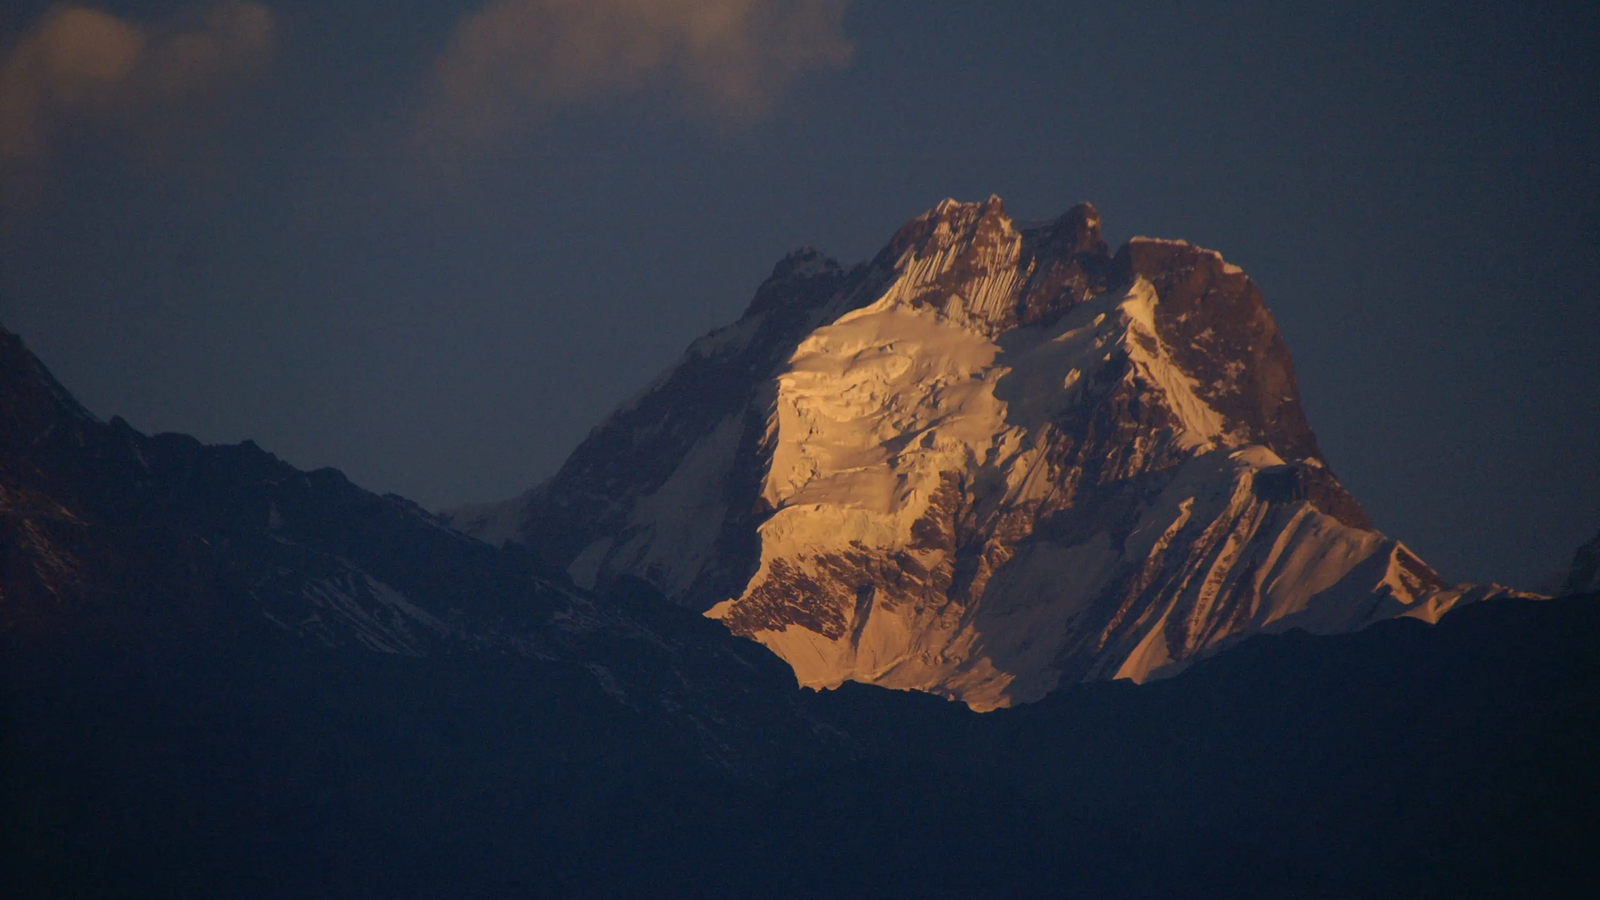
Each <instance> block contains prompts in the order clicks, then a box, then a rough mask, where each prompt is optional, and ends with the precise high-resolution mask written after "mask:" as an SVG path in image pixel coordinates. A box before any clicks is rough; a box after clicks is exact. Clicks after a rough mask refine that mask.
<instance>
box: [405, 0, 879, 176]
mask: <svg viewBox="0 0 1600 900" xmlns="http://www.w3.org/2000/svg"><path fill="white" fill-rule="evenodd" d="M848 3H849V0H493V2H491V3H489V4H488V5H487V6H484V7H483V8H481V9H479V10H478V11H477V12H474V13H472V14H471V15H468V16H467V17H466V18H464V19H463V20H461V22H459V23H458V24H457V25H456V27H455V30H454V32H453V33H452V34H451V37H450V40H449V44H448V45H447V47H446V49H445V51H444V53H443V55H442V56H441V57H440V58H439V60H438V61H437V63H436V64H435V65H434V67H433V70H432V72H431V73H430V75H429V78H428V80H427V82H426V84H425V87H424V92H423V96H422V101H421V106H420V109H419V112H418V115H417V119H416V123H415V124H416V134H417V136H418V137H419V138H420V139H421V140H423V141H425V142H427V143H429V144H433V145H436V146H437V145H444V146H454V147H472V146H477V145H480V144H482V143H483V142H485V141H489V140H492V139H494V138H496V137H499V136H502V135H504V134H505V133H507V132H509V131H514V130H516V129H517V128H519V127H523V126H525V125H526V124H527V123H529V122H534V121H537V120H538V119H539V118H540V117H542V116H543V115H545V114H547V113H548V112H550V111H551V110H553V109H556V108H559V107H562V106H567V105H573V104H578V103H583V102H587V101H593V100H597V99H602V98H605V97H609V96H615V95H621V94H627V93H631V92H635V91H639V90H641V89H645V88H666V89H667V90H668V92H669V93H670V94H672V95H673V96H674V98H675V100H676V101H677V102H681V103H684V104H685V105H686V106H688V107H690V108H695V109H698V110H701V111H704V112H709V113H712V114H715V115H721V116H733V117H744V116H749V115H752V114H755V113H759V112H760V111H762V110H763V109H765V108H766V107H767V105H768V104H769V103H770V102H771V101H772V99H773V98H774V97H775V96H776V95H777V94H778V92H780V91H782V90H783V89H784V88H785V87H787V86H788V85H789V84H790V83H791V82H792V81H793V80H794V79H795V78H796V77H797V76H799V75H800V74H801V73H803V72H805V71H807V70H810V69H817V68H822V67H829V66H838V65H842V64H844V63H845V62H846V61H848V59H849V57H850V52H851V47H850V43H849V41H848V40H847V39H846V38H845V35H844V30H843V27H842V26H843V21H842V20H843V17H844V12H845V8H846V6H847V5H848Z"/></svg>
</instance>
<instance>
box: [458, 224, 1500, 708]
mask: <svg viewBox="0 0 1600 900" xmlns="http://www.w3.org/2000/svg"><path fill="white" fill-rule="evenodd" d="M447 515H449V516H450V517H451V520H452V522H453V523H454V524H455V526H456V527H458V528H460V529H462V530H463V531H466V532H467V533H470V534H475V535H477V536H479V537H482V538H484V539H485V540H488V541H490V542H494V543H502V542H507V541H509V542H511V543H513V544H521V545H524V546H526V547H529V548H534V549H535V550H536V552H538V553H540V554H542V555H543V556H544V558H546V559H547V560H548V561H549V562H551V563H552V564H554V565H556V566H559V567H561V568H564V569H566V570H567V571H568V572H569V573H570V574H571V576H572V577H573V579H574V580H575V581H576V582H577V583H579V584H581V585H584V586H588V587H599V588H601V589H604V587H605V586H606V585H607V584H609V583H611V582H612V581H614V580H615V579H618V578H624V577H626V578H630V579H640V580H642V581H644V582H647V583H648V584H650V585H651V586H653V587H654V588H655V589H656V590H657V591H659V592H660V593H662V594H664V595H665V596H667V597H668V598H670V599H672V600H674V601H675V602H677V603H679V604H682V605H685V606H688V607H690V608H692V609H696V610H704V611H705V612H706V614H707V615H709V616H711V617H714V618H717V619H720V620H721V621H722V622H723V623H724V624H726V625H727V627H728V628H729V629H730V630H732V631H733V632H734V633H735V634H739V635H745V636H748V637H752V638H754V639H756V640H757V641H760V642H761V643H763V644H765V645H766V646H768V647H770V648H771V649H772V650H773V651H774V652H776V653H777V654H778V655H779V656H781V657H782V658H783V659H784V660H785V661H787V662H788V663H789V664H790V666H791V667H792V668H793V669H794V672H795V674H796V676H797V677H798V679H799V680H800V682H801V683H802V684H806V685H810V686H813V687H833V686H837V685H839V684H840V683H842V682H844V681H847V680H856V681H865V682H871V683H874V684H879V685H884V686H887V687H893V688H903V689H917V690H925V691H931V692H934V693H937V694H940V695H943V696H947V697H951V698H955V699H959V700H962V701H964V702H966V703H967V704H968V705H970V706H973V707H974V708H977V709H991V708H995V707H999V706H1006V705H1010V704H1014V703H1019V702H1027V701H1031V700H1036V699H1038V698H1039V697H1041V696H1043V695H1044V694H1046V693H1047V692H1049V691H1050V690H1052V689H1053V688H1054V687H1056V686H1057V685H1058V684H1060V683H1062V682H1064V681H1065V682H1071V681H1081V680H1095V679H1109V678H1130V679H1133V680H1135V681H1142V680H1145V679H1148V678H1152V677H1159V676H1162V675H1166V674H1170V673H1173V672H1176V671H1178V670H1180V669H1182V668H1183V667H1184V666H1186V665H1188V664H1189V663H1191V662H1192V661H1193V660H1195V659H1197V658H1199V657H1202V656H1205V655H1207V654H1209V653H1211V652H1214V651H1215V650H1217V649H1218V648H1221V647H1224V646H1226V645H1228V644H1230V643H1232V642H1234V641H1236V640H1238V639H1239V638H1240V637H1241V636H1243V635H1247V634H1250V633H1254V632H1259V631H1281V630H1287V629H1290V628H1301V629H1305V630H1308V631H1311V632H1314V633H1335V632H1345V631H1351V630H1355V629H1359V628H1361V627H1363V626H1365V625H1367V624H1369V623H1372V622H1375V621H1378V620H1381V619H1386V618H1391V617H1395V616H1411V617H1415V618H1420V619H1424V620H1426V621H1430V622H1431V621H1435V620H1437V618H1438V617H1439V615H1441V614H1442V613H1443V612H1445V611H1446V610H1448V609H1450V608H1451V607H1452V606H1454V605H1457V604H1459V603H1462V602H1465V601H1470V600H1474V599H1479V598H1481V597H1483V596H1487V595H1489V594H1491V593H1494V590H1495V589H1493V588H1469V587H1466V586H1460V587H1451V586H1449V585H1447V584H1446V583H1445V582H1444V581H1443V579H1441V578H1440V577H1439V575H1438V574H1437V573H1435V572H1434V571H1433V570H1432V569H1431V568H1429V567H1428V566H1427V565H1426V564H1425V563H1423V562H1422V561H1421V560H1419V559H1418V558H1417V557H1416V556H1415V555H1413V554H1412V553H1411V552H1410V551H1409V550H1407V549H1406V548H1405V547H1404V546H1403V545H1401V544H1400V543H1399V542H1397V541H1394V540H1392V539H1390V538H1387V537H1385V536H1384V535H1382V534H1380V533H1379V532H1377V531H1376V530H1375V529H1374V528H1373V526H1372V523H1371V522H1370V520H1369V519H1368V518H1367V516H1366V514H1365V513H1364V512H1363V511H1362V509H1361V507H1360V505H1359V504H1358V503H1357V502H1356V501H1355V500H1354V499H1353V498H1352V497H1351V496H1350V495H1349V494H1348V493H1347V492H1346V491H1345V490H1344V489H1343V488H1342V487H1341V486H1340V484H1339V482H1338V480H1337V479H1336V478H1335V476H1334V474H1333V471H1332V469H1331V467H1330V466H1329V464H1328V461H1327V460H1326V459H1324V458H1323V456H1322V454H1321V452H1320V450H1319V449H1318V447H1317V443H1316V438H1315V436H1314V434H1313V433H1312V430H1311V428H1310V425H1309V424H1308V423H1307V421H1306V417H1305V414H1304V412H1303V410H1302V409H1301V405H1300V401H1299V397H1298V392H1297V388H1296V385H1295V376H1294V370H1293V366H1292V365H1291V363H1290V359H1289V352H1288V349H1287V347H1286V346H1285V344H1284V341H1283V338H1282V336H1281V335H1280V334H1279V332H1278V329H1277V326H1276V324H1275V323H1274V321H1273V318H1272V315H1271V313H1269V312H1268V311H1267V309H1266V307H1265V305H1264V303H1263V300H1262V297H1261V293H1260V291H1259V290H1258V289H1257V288H1256V286H1255V284H1254V283H1253V282H1252V281H1251V280H1250V278H1249V277H1248V276H1247V275H1245V273H1244V272H1243V271H1241V270H1240V269H1239V268H1238V267H1236V266H1233V265H1230V264H1229V263H1227V262H1225V261H1224V260H1223V258H1222V257H1221V256H1220V255H1219V254H1217V253H1215V252H1213V251H1210V250H1205V249H1202V248H1199V247H1195V246H1191V245H1189V244H1186V243H1184V242H1182V241H1168V240H1154V239H1148V238H1135V239H1133V240H1131V241H1129V242H1128V243H1127V244H1125V245H1124V246H1122V247H1121V248H1120V249H1118V250H1117V251H1116V252H1115V253H1114V254H1113V253H1111V252H1110V250H1109V248H1108V247H1107V245H1106V243H1105V242H1104V240H1103V239H1102V236H1101V224H1100V218H1099V215H1098V213H1097V212H1096V211H1095V210H1094V208H1093V207H1091V206H1089V205H1087V204H1085V205H1082V206H1079V207H1076V208H1074V209H1072V210H1070V211H1069V212H1068V213H1067V214H1066V215H1064V216H1062V217H1061V218H1060V219H1058V220H1056V221H1054V222H1051V223H1048V224H1045V225H1040V226H1029V227H1022V226H1018V225H1017V224H1016V223H1014V222H1013V221H1012V220H1011V219H1010V218H1009V217H1008V216H1007V215H1006V213H1005V211H1004V209H1003V208H1002V205H1001V202H1000V200H999V199H998V198H994V197H991V198H990V199H989V200H987V201H985V202H982V203H957V202H954V201H949V200H947V201H944V202H942V203H940V204H939V205H938V206H937V207H936V208H934V209H933V210H930V211H929V212H928V213H926V214H924V215H923V216H920V217H919V218H917V219H915V220H913V221H912V222H910V223H908V224H907V225H905V226H904V227H902V228H901V229H900V230H899V232H898V233H896V234H895V235H894V237H893V238H892V239H891V240H890V242H889V244H888V245H887V246H886V247H885V248H884V249H883V250H882V252H880V253H879V254H878V255H877V256H876V257H875V258H874V259H872V260H871V261H869V262H867V263H864V264H861V265H856V266H853V267H850V268H845V267H842V266H840V265H839V264H837V263H835V262H834V261H832V260H829V259H826V258H823V257H822V256H821V255H820V254H818V253H816V252H815V251H810V250H804V251H800V252H798V253H795V254H792V255H791V256H789V257H788V258H786V259H784V260H783V261H782V262H780V263H779V264H778V266H777V267H776V268H775V269H774V271H773V274H772V276H771V278H769V279H768V280H767V282H766V283H765V284H763V285H762V286H761V287H760V289H759V290H758V291H757V292H756V296H755V298H754V299H753V300H752V302H751V304H750V306H749V308H748V309H747V310H746V311H745V313H744V315H743V316H742V317H741V318H740V319H739V321H737V322H735V323H734V324H732V325H730V326H728V327H726V328H722V329H719V330H717V331H714V332H712V333H711V334H708V335H706V336H705V337H703V338H701V339H699V340H697V341H695V342H694V343H693V344H692V345H691V346H690V347H689V350H688V352H687V353H685V354H684V356H683V357H682V359H680V360H679V361H678V362H677V363H676V364H675V365H674V366H672V367H671V368H670V369H669V370H668V371H667V372H665V373H664V374H663V375H661V376H660V377H659V378H658V379H657V380H656V381H655V382H654V383H652V384H651V385H650V386H648V387H647V388H646V389H645V390H644V391H643V392H642V393H640V394H639V395H638V396H637V397H635V398H634V399H632V400H630V401H628V402H627V403H625V404H623V406H622V407H621V408H619V409H617V410H616V411H615V412H613V413H612V414H611V416H610V417H609V418H608V419H606V421H605V422H603V423H602V424H601V425H600V426H598V427H597V428H596V429H595V430H594V431H593V432H592V433H591V434H590V436H589V438H588V439H587V440H585V441H584V442H583V444H582V445H581V446H580V447H579V448H578V449H577V450H576V451H575V452H574V453H573V455H572V456H571V458H570V459H569V460H568V461H567V463H566V464H565V465H564V466H563V467H562V469H561V470H560V472H559V473H558V474H557V475H555V476H554V477H553V478H552V479H550V480H549V481H548V482H546V483H545V484H542V485H540V486H539V487H537V488H535V489H533V490H532V491H529V492H528V493H527V494H524V495H523V496H521V497H518V498H516V499H514V500H511V501H507V502H505V503H501V504H491V505H487V506H480V507H474V508H467V509H463V510H457V511H455V512H453V513H449V514H447Z"/></svg>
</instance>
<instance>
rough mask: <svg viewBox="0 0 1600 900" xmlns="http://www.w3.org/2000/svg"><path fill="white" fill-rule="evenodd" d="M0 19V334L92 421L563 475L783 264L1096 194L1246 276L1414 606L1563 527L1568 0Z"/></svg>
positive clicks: (1573, 341) (466, 9) (164, 5)
mask: <svg viewBox="0 0 1600 900" xmlns="http://www.w3.org/2000/svg"><path fill="white" fill-rule="evenodd" d="M402 6H405V7H406V8H404V9H401V8H396V6H395V5H394V4H388V3H385V4H379V3H376V2H368V0H352V2H345V3H339V4H326V3H310V2H300V0H262V2H260V3H257V2H235V0H223V2H217V0H198V2H126V3H108V4H103V5H92V6H64V5H59V4H54V5H53V4H44V3H33V2H29V0H21V2H9V3H7V4H6V5H5V6H4V8H3V9H0V323H3V324H4V325H5V326H6V327H7V328H9V329H11V330H12V331H15V332H17V333H19V334H21V335H22V337H23V338H24V340H25V341H26V342H27V343H28V345H29V346H30V347H31V348H32V349H33V350H34V352H36V353H37V354H38V355H39V356H40V357H41V358H42V359H43V360H44V361H45V363H46V364H47V365H48V366H50V367H51V369H52V370H53V371H54V372H55V374H56V375H57V377H58V378H59V379H60V380H61V381H62V382H63V383H64V384H66V386H67V387H68V388H69V389H70V390H72V391H73V392H74V393H75V394H76V395H77V396H78V397H79V399H81V400H82V401H83V402H84V404H85V405H86V406H88V407H89V408H90V409H91V410H93V411H95V412H96V413H97V414H99V415H101V416H102V417H105V418H109V417H111V416H113V415H120V416H122V417H124V418H126V419H127V420H128V421H129V422H130V423H131V424H133V425H134V426H135V427H137V428H139V429H141V430H144V431H147V432H161V431H183V432H188V433H191V434H194V435H196V436H198V437H200V438H201V439H202V440H205V441H209V442H235V441H239V440H243V439H247V438H248V439H253V440H255V441H256V442H257V443H259V444H260V445H262V446H263V447H265V448H266V449H268V450H271V451H273V452H274V453H276V454H278V455H279V456H280V457H282V458H284V459H286V460H288V461H289V462H292V463H294V464H295V465H298V466H301V467H304V468H318V467H322V466H335V467H338V468H340V469H342V470H344V471H345V472H346V473H347V474H348V475H349V476H350V477H351V478H352V479H354V480H355V481H357V482H358V483H360V484H363V485H365V486H367V487H369V488H372V489H374V490H378V491H385V492H389V491H392V492H396V493H400V494H403V495H405V496H407V497H410V498H412V499H415V500H417V501H418V502H420V503H422V504H423V505H425V506H428V507H430V508H441V507H446V506H451V505H455V504H458V503H462V502H466V501H482V500H491V499H500V498H503V497H508V496H511V495H513V494H516V493H518V492H520V491H521V490H523V489H525V488H527V487H529V486H531V485H533V484H534V483H536V482H538V481H540V480H542V479H543V478H545V477H546V476H548V475H550V474H552V473H553V472H554V471H555V469H556V468H557V467H558V466H559V465H560V464H561V461H562V460H563V459H564V458H565V456H566V455H567V454H568V453H569V452H570V451H571V449H572V448H573V447H574V446H576V444H577V443H578V441H580V440H582V438H583V437H584V435H585V434H586V433H587V432H588V430H589V429H590V428H591V427H592V426H593V425H594V424H596V423H597V422H598V421H599V420H600V419H601V418H602V417H603V416H604V415H605V413H606V412H607V411H608V410H609V409H610V408H611V407H612V406H614V405H615V404H616V403H618V402H619V401H621V400H622V399H624V398H625V397H627V396H629V395H630V394H632V393H634V392H635V391H636V390H637V389H638V388H639V387H641V386H642V385H643V384H645V383H646V382H647V381H648V380H649V379H650V378H651V377H652V376H653V375H655V374H656V373H657V372H659V371H660V370H661V369H663V368H664V367H666V366H667V365H668V364H670V363H671V361H672V360H673V359H675V358H676V357H677V356H678V354H679V353H681V352H682V351H683V349H684V347H685V346H686V345H687V344H688V342H689V341H690V340H692V339H693V338H694V337H696V336H698V335H700V334H703V333H704V332H706V331H708V330H710V329H712V328H714V327H717V326H718V325H721V324H725V323H727V322H729V321H731V320H733V319H734V318H736V317H737V316H738V315H739V313H740V312H741V310H742V309H743V308H744V306H745V305H746V304H747V303H748V302H749V299H750V296H751V294H752V293H753V292H754V290H755V288H756V286H757V285H758V284H760V282H761V281H762V279H763V278H764V277H765V276H766V274H767V273H768V272H769V271H770V270H771V267H772V265H773V263H774V262H776V261H777V260H778V259H779V258H781V257H782V256H783V255H784V254H785V253H786V252H788V251H789V250H792V249H794V248H797V247H800V246H804V245H815V246H817V247H819V248H821V249H822V250H823V251H824V252H827V253H829V254H830V255H832V256H834V257H836V258H838V259H840V260H842V261H844V262H847V263H848V262H853V261H857V260H862V259H865V258H867V257H869V256H871V255H872V254H873V253H875V252H876V251H877V250H878V248H879V247H881V246H882V244H883V243H884V242H885V241H886V240H887V238H888V237H889V235H891V234H892V233H893V232H894V230H895V229H896V228H897V227H898V226H899V225H900V224H901V223H902V222H904V221H905V220H907V219H909V218H912V217H914V216H916V215H917V214H919V213H921V212H922V211H924V210H926V209H927V208H929V207H931V206H933V205H934V204H935V203H936V202H938V201H939V200H940V199H941V198H944V197H947V196H948V197H955V198H957V199H964V200H976V199H982V198H984V197H987V196H988V195H989V194H991V193H994V194H999V195H1000V196H1001V197H1002V198H1004V200H1005V203H1006V208H1007V210H1008V211H1009V212H1010V213H1011V214H1012V215H1013V217H1015V218H1017V219H1020V220H1031V219H1043V218H1049V217H1053V216H1055V215H1058V214H1060V213H1061V212H1063V211H1064V210H1066V209H1067V208H1068V207H1070V206H1071V205H1073V204H1074V203H1077V202H1079V201H1082V200H1089V201H1092V202H1093V203H1094V204H1095V205H1096V206H1097V207H1098V208H1099V210H1100V212H1101V214H1102V216H1103V217H1104V220H1105V226H1106V231H1107V237H1108V239H1109V240H1110V241H1111V242H1112V243H1113V245H1114V246H1115V245H1116V244H1117V243H1120V242H1121V241H1122V240H1125V239H1126V238H1127V237H1130V236H1132V235H1135V234H1144V235H1152V236H1160V237H1175V238H1185V239H1188V240H1190V241H1192V242H1195V243H1199V244H1202V245H1204V246H1207V247H1212V248H1215V249H1218V250H1220V251H1222V252H1223V253H1224V254H1225V255H1226V256H1227V258H1228V259H1229V260H1230V261H1231V262H1235V263H1237V264H1239V265H1241V266H1243V267H1244V268H1245V269H1246V271H1247V272H1249V273H1250V274H1251V275H1252V276H1253V277H1254V278H1255V280H1256V281H1257V283H1258V284H1259V285H1260V286H1261V288H1262V291H1263V293H1264V294H1265V296H1266V298H1267V303H1268V305H1269V307H1270V308H1271V309H1272V311H1273V313H1274V314H1275V315H1276V317H1277V319H1278V322H1279V325H1280V327H1281V328H1282V330H1283V332H1284V334H1285V337H1286V339H1287V341H1288V343H1289V347H1290V350H1291V352H1292V354H1293V356H1294V360H1295V364H1296V368H1297V371H1298V374H1299V381H1300V387H1301V391H1302V394H1303V398H1304V402H1305V406H1306V409H1307V412H1308V415H1309V417H1310V419H1311V422H1312V426H1313V427H1314V428H1315V430H1316V432H1317V435H1318V438H1319V440H1320V442H1321V445H1322V448H1323V450H1324V451H1325V453H1326V454H1327V456H1328V458H1329V459H1330V461H1331V462H1332V464H1333V466H1334V469H1335V470H1336V471H1337V472H1338V473H1339V475H1340V478H1341V480H1342V481H1343V482H1344V483H1345V485H1346V487H1348V488H1349V489H1350V490H1351V491H1352V493H1354V494H1355V496H1356V497H1357V498H1358V499H1359V500H1360V501H1361V502H1362V503H1363V504H1364V505H1365V506H1366V508H1367V510H1368V511H1369V512H1370V513H1371V514H1372V516H1373V518H1374V520H1375V521H1376V522H1377V523H1378V525H1379V527H1380V528H1381V529H1382V530H1383V531H1385V532H1386V533H1387V534H1390V535H1391V536H1394V537H1397V538H1399V539H1400V540H1402V541H1404V542H1406V543H1407V544H1408V545H1409V546H1410V547H1412V548H1413V549H1414V550H1416V551H1417V552H1418V554H1419V555H1421V556H1422V557H1423V558H1424V559H1426V560H1428V561H1429V562H1430V563H1432V564H1433V565H1434V566H1435V567H1436V568H1438V569H1439V570H1440V571H1441V572H1442V573H1443V574H1444V575H1445V577H1446V578H1447V579H1450V580H1464V581H1499V582H1502V583H1507V584H1511V585H1514V586H1519V587H1538V586H1540V585H1541V584H1542V583H1543V582H1545V581H1546V580H1547V579H1549V578H1550V577H1551V576H1552V575H1553V574H1554V573H1556V572H1558V571H1560V570H1561V569H1562V568H1564V566H1565V565H1566V563H1567V562H1568V561H1569V560H1570V558H1571V553H1572V551H1573V549H1574V548H1575V547H1576V546H1577V545H1578V544H1579V543H1581V542H1582V541H1584V540H1587V539H1588V538H1590V537H1593V536H1594V534H1595V533H1596V531H1597V530H1600V53H1597V52H1596V51H1595V48H1596V47H1600V5H1596V4H1594V3H1592V2H1590V3H1567V4H1537V3H1534V4H1506V3H1481V2H1454V3H1408V4H1390V3H1364V2H1351V3H1341V4H1329V3H1317V4H1303V3H1294V2H1237V3H1228V4H1219V5H1215V6H1212V5H1208V4H1201V3H1185V4H1177V3H1139V2H1129V3H1115V2H1101V3H1097V4H1084V3H1075V2H1063V0H1056V2H1023V0H1017V2H1007V3H995V4H974V3H970V2H962V3H956V2H944V0H921V2H896V0H877V2H873V0H854V2H851V0H788V2H779V0H492V2H489V3H487V4H485V3H481V2H474V3H447V2H431V3H422V4H403V5H402Z"/></svg>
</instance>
